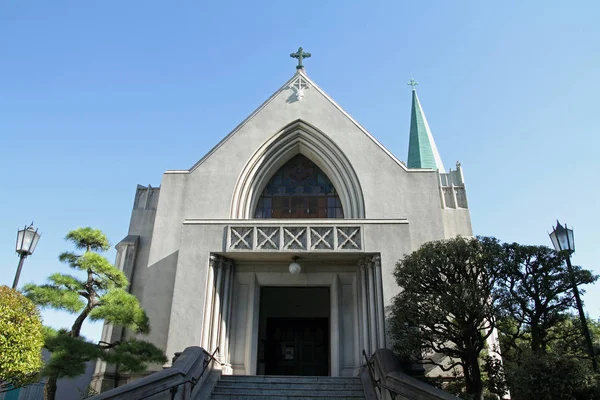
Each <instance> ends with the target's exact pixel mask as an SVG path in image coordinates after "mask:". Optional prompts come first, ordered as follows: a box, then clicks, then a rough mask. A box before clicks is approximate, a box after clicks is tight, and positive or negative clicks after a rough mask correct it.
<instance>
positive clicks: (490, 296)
mask: <svg viewBox="0 0 600 400" xmlns="http://www.w3.org/2000/svg"><path fill="white" fill-rule="evenodd" d="M501 260H502V246H501V245H500V244H499V242H498V241H497V240H496V239H494V238H489V237H479V238H477V239H468V238H462V237H457V238H455V239H449V240H443V241H434V242H428V243H425V244H424V245H422V246H421V248H419V249H418V250H417V251H415V252H413V253H412V254H410V255H408V256H406V257H405V258H404V259H403V260H401V261H400V262H399V263H398V264H397V266H396V269H395V271H394V276H395V278H396V282H397V284H398V286H400V287H401V288H402V292H401V293H400V294H398V295H397V296H396V297H395V298H394V299H393V303H392V306H391V309H390V311H391V316H390V319H389V322H390V335H391V337H392V339H393V342H394V350H395V351H396V352H397V353H398V354H399V355H400V356H401V357H404V358H409V359H410V360H412V361H415V362H419V363H423V364H433V365H436V366H438V367H440V368H441V369H442V370H444V371H450V370H454V369H455V368H456V367H461V369H462V372H463V377H464V381H465V386H466V392H467V393H468V394H469V395H471V396H473V397H474V398H475V399H483V379H482V371H481V368H480V355H481V353H482V351H483V350H484V349H485V348H486V339H487V338H488V337H489V336H490V335H491V334H492V329H493V328H494V327H495V315H496V314H497V312H498V298H497V296H496V293H495V287H496V280H497V278H498V272H499V269H500V263H501ZM440 355H442V356H445V357H440Z"/></svg>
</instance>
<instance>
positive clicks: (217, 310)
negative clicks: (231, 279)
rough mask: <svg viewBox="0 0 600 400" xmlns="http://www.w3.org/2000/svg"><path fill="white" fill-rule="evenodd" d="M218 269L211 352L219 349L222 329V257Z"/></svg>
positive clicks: (219, 259)
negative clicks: (220, 329)
mask: <svg viewBox="0 0 600 400" xmlns="http://www.w3.org/2000/svg"><path fill="white" fill-rule="evenodd" d="M215 264H216V269H217V277H216V279H215V300H214V303H213V314H212V322H211V332H210V348H209V349H208V351H209V352H213V351H215V349H216V348H217V343H218V338H219V328H220V323H219V321H220V319H219V317H220V316H221V296H222V291H221V288H222V283H223V282H222V281H223V259H222V258H221V257H218V258H217V262H216V263H215Z"/></svg>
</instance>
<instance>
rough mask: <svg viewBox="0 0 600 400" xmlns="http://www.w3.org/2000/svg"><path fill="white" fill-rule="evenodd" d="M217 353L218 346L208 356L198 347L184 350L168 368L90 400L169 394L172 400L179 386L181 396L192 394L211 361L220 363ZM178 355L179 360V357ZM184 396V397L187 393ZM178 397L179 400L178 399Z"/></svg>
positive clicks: (176, 394) (141, 397)
mask: <svg viewBox="0 0 600 400" xmlns="http://www.w3.org/2000/svg"><path fill="white" fill-rule="evenodd" d="M218 352H219V348H218V347H217V348H216V349H215V350H214V352H213V353H212V354H211V353H209V352H207V351H206V350H204V349H203V348H201V347H197V346H191V347H187V348H186V349H185V350H184V351H183V352H182V353H176V354H175V358H174V359H173V361H172V365H171V367H170V368H165V369H163V370H162V371H157V372H154V373H152V374H150V375H147V376H145V377H143V378H141V379H138V380H136V381H134V382H130V383H128V384H126V385H123V386H119V387H118V388H114V389H111V390H108V391H106V392H103V393H100V394H97V395H95V396H92V397H91V398H90V400H114V399H122V398H135V399H136V400H142V399H148V398H150V397H152V396H155V395H159V394H161V393H165V392H166V391H168V390H170V391H171V399H175V398H176V396H178V391H179V387H180V386H182V385H183V392H182V393H181V394H182V395H183V396H184V397H181V395H180V396H179V397H181V398H188V397H189V395H191V394H192V390H193V389H194V387H196V389H197V388H199V387H200V386H198V384H200V385H202V382H203V381H205V380H206V379H202V378H203V376H205V375H206V374H205V373H206V370H207V369H208V367H209V366H210V365H211V363H212V362H215V361H216V362H218V363H219V364H221V365H222V363H220V362H219V360H218V359H217V358H216V357H215V355H216V354H217V353H218ZM180 356H181V357H180ZM186 393H187V394H186ZM179 397H178V398H179Z"/></svg>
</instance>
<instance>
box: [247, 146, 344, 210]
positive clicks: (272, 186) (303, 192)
mask: <svg viewBox="0 0 600 400" xmlns="http://www.w3.org/2000/svg"><path fill="white" fill-rule="evenodd" d="M254 217H255V218H344V212H343V209H342V204H341V201H340V198H339V196H338V194H337V192H336V190H335V187H334V186H333V184H332V183H331V181H330V180H329V178H328V177H327V175H325V173H324V172H323V171H322V170H321V169H320V168H319V167H318V166H317V165H316V164H315V163H313V162H312V161H310V160H309V159H308V158H306V157H305V156H303V155H301V154H298V155H296V156H295V157H293V158H292V159H291V160H289V161H288V162H287V163H285V164H284V165H283V166H282V167H281V168H279V169H278V170H277V171H276V172H275V173H274V174H273V176H272V177H271V179H270V180H269V182H268V183H267V185H266V186H265V189H264V190H263V193H262V194H261V196H260V199H259V200H258V204H257V206H256V211H255V213H254Z"/></svg>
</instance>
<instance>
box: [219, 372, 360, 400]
mask: <svg viewBox="0 0 600 400" xmlns="http://www.w3.org/2000/svg"><path fill="white" fill-rule="evenodd" d="M364 398H365V395H364V392H363V388H362V384H361V382H360V379H359V378H339V377H330V376H273V375H268V376H261V375H253V376H245V375H233V376H232V375H224V376H222V377H221V379H220V380H219V382H218V383H217V385H216V386H215V388H214V390H213V393H212V396H211V399H214V400H222V399H238V400H245V399H248V400H250V399H251V400H258V399H266V400H284V399H285V400H303V399H307V400H317V399H327V400H338V399H340V400H341V399H364Z"/></svg>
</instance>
